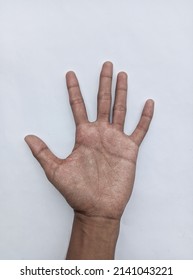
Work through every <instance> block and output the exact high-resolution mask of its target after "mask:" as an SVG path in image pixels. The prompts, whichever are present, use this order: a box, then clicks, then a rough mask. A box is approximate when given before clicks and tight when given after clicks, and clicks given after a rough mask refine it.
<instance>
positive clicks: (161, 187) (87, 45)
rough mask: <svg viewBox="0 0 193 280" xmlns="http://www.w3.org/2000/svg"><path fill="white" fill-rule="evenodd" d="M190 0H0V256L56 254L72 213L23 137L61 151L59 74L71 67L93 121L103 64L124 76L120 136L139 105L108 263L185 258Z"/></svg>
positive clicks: (191, 238) (67, 124)
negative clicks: (148, 111) (135, 144)
mask: <svg viewBox="0 0 193 280" xmlns="http://www.w3.org/2000/svg"><path fill="white" fill-rule="evenodd" d="M192 15H193V2H192V1H191V0H127V1H126V0H121V1H115V0H99V1H89V0H82V1H78V0H76V1H75V0H69V1H67V0H55V1H54V0H52V1H51V0H33V1H30V0H17V1H15V0H6V1H4V0H0V259H63V258H64V257H65V254H66V250H67V247H68V242H69V238H70V232H71V225H72V218H73V211H72V210H71V209H70V207H69V206H68V204H67V203H66V201H65V200H64V199H63V197H62V196H61V195H60V194H59V192H58V191H57V190H55V188H54V187H52V185H51V184H50V183H49V182H48V181H47V179H46V177H45V175H44V172H43V170H42V169H41V167H40V166H39V164H38V162H37V161H36V160H35V159H34V158H33V156H32V155H31V152H30V150H29V148H28V147H27V145H26V143H25V142H24V140H23V138H24V137H25V136H26V135H27V134H35V135H38V136H40V137H41V138H42V139H43V140H44V141H45V142H46V143H47V144H48V146H49V147H50V148H51V149H52V151H53V152H54V153H55V154H56V155H57V156H59V157H61V158H64V157H66V156H68V155H69V153H70V152H71V150H72V148H73V144H74V133H75V125H74V121H73V117H72V112H71V109H70V106H69V102H68V94H67V90H66V84H65V79H64V75H65V73H66V72H67V71H69V70H73V71H75V72H76V73H77V76H78V78H79V81H80V86H81V89H82V93H83V96H84V99H85V103H86V106H87V111H88V115H89V118H90V120H91V121H94V120H95V118H96V96H97V87H98V78H99V73H100V70H101V66H102V64H103V62H104V61H106V60H110V61H112V62H113V64H114V85H115V79H116V75H117V73H118V72H119V71H126V72H127V73H128V75H129V95H128V113H127V118H126V125H125V132H126V133H128V134H129V133H131V132H132V130H133V129H134V127H135V125H136V123H137V122H138V120H139V116H140V113H141V110H142V108H143V105H144V102H145V100H146V99H148V98H152V99H154V101H155V115H154V119H153V122H152V124H151V127H150V130H149V132H148V135H147V137H146V138H145V140H144V142H143V144H142V145H141V149H140V153H139V158H138V164H137V174H136V180H135V187H134V191H133V195H132V197H131V200H130V202H129V204H128V205H127V208H126V209H125V212H124V215H123V217H122V221H121V231H120V236H119V240H118V243H117V249H116V259H193V172H192V167H193V149H192V143H193V125H192V119H193V96H192V94H193V80H192V77H193V51H192V50H193V16H192Z"/></svg>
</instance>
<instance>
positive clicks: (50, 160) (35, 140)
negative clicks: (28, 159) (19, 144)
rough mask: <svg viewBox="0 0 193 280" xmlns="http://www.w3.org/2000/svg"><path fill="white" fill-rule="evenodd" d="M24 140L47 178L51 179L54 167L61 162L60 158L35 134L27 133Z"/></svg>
mask: <svg viewBox="0 0 193 280" xmlns="http://www.w3.org/2000/svg"><path fill="white" fill-rule="evenodd" d="M25 141H26V143H27V145H28V146H29V148H30V150H31V152H32V154H33V156H34V157H35V158H36V159H37V161H38V162H39V163H40V165H41V166H42V168H43V169H44V171H45V173H46V176H47V177H48V179H52V178H53V175H54V173H55V171H56V168H57V167H58V166H59V164H60V163H61V159H59V158H57V157H56V156H55V155H54V154H53V153H52V152H51V151H50V149H49V148H48V146H47V145H46V144H45V143H44V142H43V141H42V140H41V139H40V138H39V137H37V136H35V135H27V136H26V137H25Z"/></svg>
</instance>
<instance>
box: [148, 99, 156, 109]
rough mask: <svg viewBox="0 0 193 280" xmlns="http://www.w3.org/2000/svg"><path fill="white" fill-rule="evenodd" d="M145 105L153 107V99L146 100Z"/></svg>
mask: <svg viewBox="0 0 193 280" xmlns="http://www.w3.org/2000/svg"><path fill="white" fill-rule="evenodd" d="M146 103H147V104H148V105H149V106H151V107H153V106H154V104H155V101H154V100H153V99H148V100H147V101H146Z"/></svg>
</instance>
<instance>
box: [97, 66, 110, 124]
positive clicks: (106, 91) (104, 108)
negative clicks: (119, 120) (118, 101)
mask: <svg viewBox="0 0 193 280" xmlns="http://www.w3.org/2000/svg"><path fill="white" fill-rule="evenodd" d="M112 76H113V64H112V63H111V62H109V61H107V62H105V63H104V64H103V66H102V70H101V73H100V81H99V91H98V104H97V119H98V120H101V121H107V122H108V121H110V111H111V86H112Z"/></svg>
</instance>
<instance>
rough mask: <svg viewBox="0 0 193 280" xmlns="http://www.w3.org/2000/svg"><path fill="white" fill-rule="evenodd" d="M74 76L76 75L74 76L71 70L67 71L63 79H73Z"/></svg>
mask: <svg viewBox="0 0 193 280" xmlns="http://www.w3.org/2000/svg"><path fill="white" fill-rule="evenodd" d="M74 76H76V74H75V72H74V71H72V70H69V71H68V72H66V74H65V77H66V78H72V77H74Z"/></svg>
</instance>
